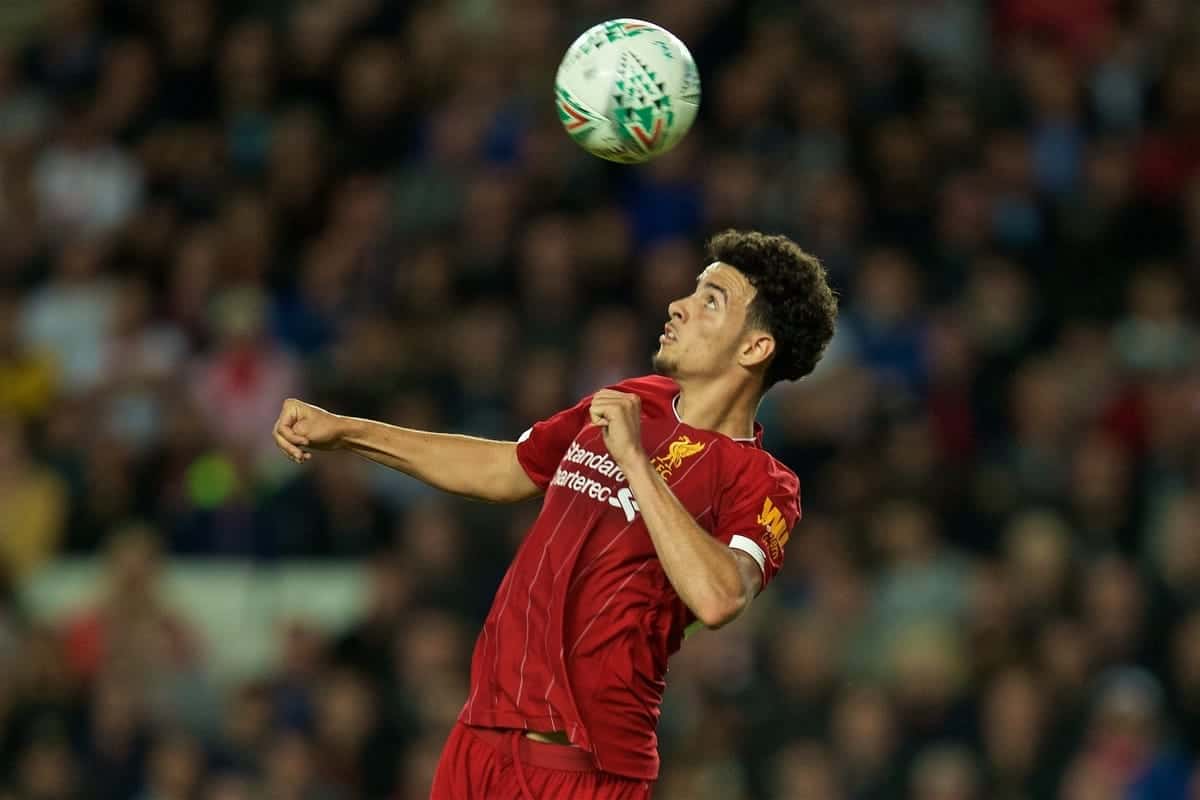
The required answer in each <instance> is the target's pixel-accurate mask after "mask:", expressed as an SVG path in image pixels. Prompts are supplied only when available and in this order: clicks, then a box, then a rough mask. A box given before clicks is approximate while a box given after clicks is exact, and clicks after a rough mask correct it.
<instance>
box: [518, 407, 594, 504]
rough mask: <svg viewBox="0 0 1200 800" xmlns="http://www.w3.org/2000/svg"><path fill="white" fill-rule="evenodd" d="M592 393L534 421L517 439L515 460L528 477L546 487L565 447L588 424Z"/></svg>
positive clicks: (542, 487) (543, 487) (565, 449)
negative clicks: (555, 412)
mask: <svg viewBox="0 0 1200 800" xmlns="http://www.w3.org/2000/svg"><path fill="white" fill-rule="evenodd" d="M591 404H592V396H591V395H588V396H587V397H585V398H583V399H582V400H580V401H579V402H578V403H576V404H575V405H573V406H571V407H570V408H568V409H565V410H563V411H560V412H558V413H557V414H555V415H554V416H552V417H550V418H549V419H544V420H542V421H541V422H537V423H535V424H534V426H533V427H532V428H530V429H529V430H527V431H525V432H524V433H522V434H521V436H520V438H518V439H517V461H518V462H520V464H521V467H522V468H524V470H525V473H526V474H527V475H529V479H530V480H531V481H533V482H534V483H535V484H537V487H538V488H539V489H542V490H545V489H546V487H547V486H549V485H550V481H551V479H552V478H553V477H554V472H555V470H557V469H558V464H559V462H560V461H562V458H563V456H564V455H566V453H567V448H568V447H570V446H571V442H573V441H575V437H576V436H578V435H579V432H580V431H581V430H583V427H584V426H585V425H587V424H588V422H589V417H588V408H589V407H590V406H591Z"/></svg>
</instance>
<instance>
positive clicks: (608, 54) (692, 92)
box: [554, 19, 700, 164]
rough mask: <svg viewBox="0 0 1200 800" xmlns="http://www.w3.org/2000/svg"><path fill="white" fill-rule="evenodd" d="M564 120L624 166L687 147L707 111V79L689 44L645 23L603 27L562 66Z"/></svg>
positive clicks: (576, 135)
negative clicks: (703, 90) (703, 105)
mask: <svg viewBox="0 0 1200 800" xmlns="http://www.w3.org/2000/svg"><path fill="white" fill-rule="evenodd" d="M554 91H555V95H556V101H557V106H558V118H559V119H560V120H562V124H563V127H564V128H566V131H567V133H568V134H570V136H571V138H572V139H574V140H575V141H576V142H577V143H578V144H579V146H580V147H582V148H583V149H584V150H586V151H588V152H589V153H591V154H592V155H595V156H599V157H600V158H605V159H608V160H609V161H616V162H619V163H622V164H637V163H641V162H643V161H649V160H650V159H652V158H655V157H656V156H660V155H662V154H663V153H665V152H667V151H668V150H670V149H671V148H672V147H674V146H675V145H677V144H679V142H680V140H682V139H683V137H684V135H685V134H686V133H687V132H688V129H689V128H691V127H692V123H693V122H695V120H696V112H697V111H698V110H699V108H700V74H699V72H698V71H697V70H696V62H695V61H693V60H692V54H691V53H689V52H688V49H687V47H685V46H684V44H683V42H681V41H679V39H678V38H677V37H676V36H675V35H674V34H672V33H671V32H670V31H668V30H665V29H664V28H660V27H659V26H658V25H655V24H653V23H650V22H644V21H642V20H639V19H614V20H610V21H609V22H602V23H600V24H599V25H596V26H595V27H593V28H590V29H589V30H588V31H587V32H586V33H584V34H583V35H582V36H580V37H579V38H578V39H576V40H575V42H574V43H573V44H572V45H571V47H570V48H569V49H568V50H567V54H566V55H565V56H563V60H562V64H560V65H559V67H558V76H557V78H556V81H555V87H554Z"/></svg>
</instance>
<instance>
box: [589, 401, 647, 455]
mask: <svg viewBox="0 0 1200 800" xmlns="http://www.w3.org/2000/svg"><path fill="white" fill-rule="evenodd" d="M589 412H590V413H591V418H592V424H593V425H599V426H600V427H601V428H603V429H604V444H605V446H606V447H608V452H609V453H611V454H612V457H613V458H614V459H616V462H617V464H618V466H620V467H622V468H624V467H625V466H626V465H627V464H631V463H633V461H634V460H636V459H639V458H645V457H646V451H645V450H644V449H643V448H642V399H641V398H640V397H638V396H637V395H636V394H629V393H627V392H615V391H613V390H612V389H601V390H600V391H598V392H596V393H595V394H594V395H592V405H591V407H590V408H589Z"/></svg>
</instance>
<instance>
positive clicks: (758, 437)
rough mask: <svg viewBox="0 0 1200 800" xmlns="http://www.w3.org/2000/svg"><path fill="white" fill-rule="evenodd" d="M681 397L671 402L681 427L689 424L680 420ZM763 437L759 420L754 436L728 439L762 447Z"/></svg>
mask: <svg viewBox="0 0 1200 800" xmlns="http://www.w3.org/2000/svg"><path fill="white" fill-rule="evenodd" d="M679 395H680V393H679V392H676V393H675V397H674V398H673V399H672V400H671V410H672V411H674V412H675V421H676V422H678V423H680V424H681V425H686V424H687V423H686V422H684V421H683V419H682V418H680V416H679ZM710 432H711V433H716V434H718V435H720V436H725V434H723V433H720V432H719V431H710ZM762 437H763V426H762V423H760V422H759V421H758V420H755V421H754V435H753V436H746V437H737V436H729V437H726V438H729V439H733V441H735V442H741V443H743V444H754V445H757V446H758V447H762Z"/></svg>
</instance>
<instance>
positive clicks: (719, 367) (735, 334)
mask: <svg viewBox="0 0 1200 800" xmlns="http://www.w3.org/2000/svg"><path fill="white" fill-rule="evenodd" d="M755 291H756V290H755V288H754V287H753V286H752V285H751V284H750V281H749V280H748V279H747V278H746V276H745V275H743V274H742V273H741V272H739V271H738V270H736V269H735V268H733V267H731V266H729V265H728V264H722V263H721V262H719V261H717V262H713V263H712V264H710V265H709V266H708V267H707V268H706V269H705V270H704V271H703V272H701V273H700V277H699V278H697V279H696V290H695V291H694V292H692V293H691V294H690V295H688V296H687V297H681V298H680V299H678V300H676V301H675V302H673V303H671V304H670V305H669V306H668V307H667V311H668V313H669V315H670V317H671V320H670V322H668V323H667V325H666V326H665V330H664V332H663V334H662V336H660V337H659V346H658V352H656V353H655V354H654V370H655V372H657V373H659V374H661V375H666V376H668V377H671V378H676V379H686V378H691V377H715V376H718V375H721V374H723V373H725V372H728V371H729V370H732V369H736V368H737V366H738V354H739V350H740V348H741V347H742V345H743V343H744V342H745V334H746V317H747V314H748V312H749V308H750V303H751V302H752V301H753V300H754V295H755Z"/></svg>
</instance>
